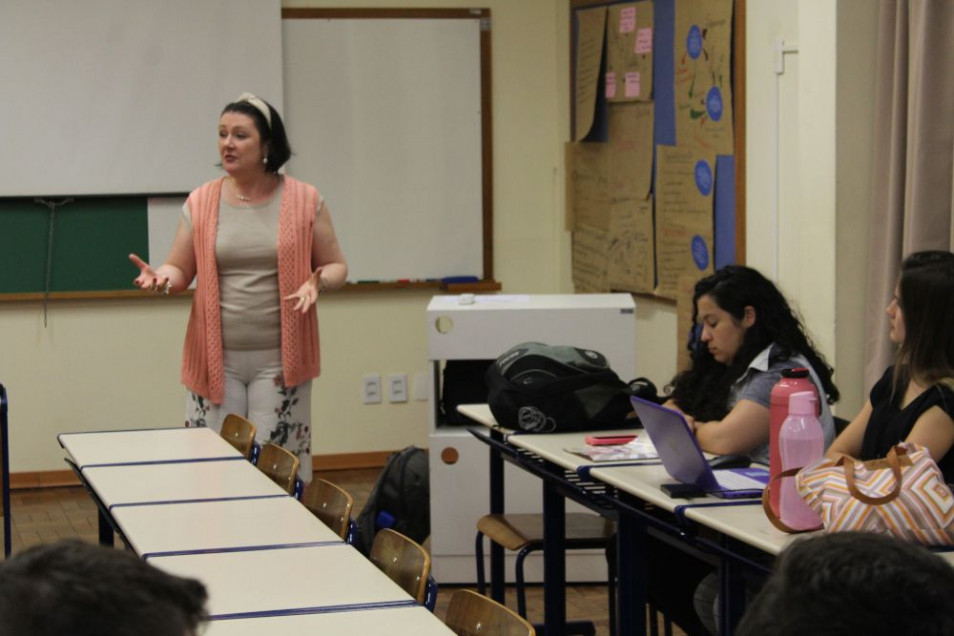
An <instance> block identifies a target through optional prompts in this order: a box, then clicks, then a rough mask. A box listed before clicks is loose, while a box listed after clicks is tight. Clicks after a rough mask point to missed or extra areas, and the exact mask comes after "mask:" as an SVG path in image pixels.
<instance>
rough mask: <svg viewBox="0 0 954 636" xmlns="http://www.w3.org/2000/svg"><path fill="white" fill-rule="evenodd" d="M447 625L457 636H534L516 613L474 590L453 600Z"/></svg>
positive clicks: (464, 592) (447, 617)
mask: <svg viewBox="0 0 954 636" xmlns="http://www.w3.org/2000/svg"><path fill="white" fill-rule="evenodd" d="M444 624H446V625H447V626H448V627H450V629H451V631H453V632H454V633H455V634H457V636H490V635H491V634H493V636H534V635H535V634H536V632H535V631H534V629H533V625H531V624H530V623H529V622H527V621H526V619H524V618H521V617H520V616H519V615H518V614H517V613H516V612H514V611H513V610H511V609H510V608H508V607H506V606H505V605H501V604H500V603H498V602H496V601H494V600H493V599H490V598H487V597H486V596H483V595H482V594H478V593H476V592H474V591H472V590H458V591H456V592H454V595H453V596H452V597H451V600H450V605H449V606H448V607H447V614H446V616H445V617H444Z"/></svg>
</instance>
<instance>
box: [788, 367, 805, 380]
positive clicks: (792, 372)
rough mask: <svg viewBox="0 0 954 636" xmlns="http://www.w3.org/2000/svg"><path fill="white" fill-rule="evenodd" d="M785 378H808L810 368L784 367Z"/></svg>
mask: <svg viewBox="0 0 954 636" xmlns="http://www.w3.org/2000/svg"><path fill="white" fill-rule="evenodd" d="M782 377H783V378H807V377H808V369H806V368H805V367H795V368H794V369H782Z"/></svg>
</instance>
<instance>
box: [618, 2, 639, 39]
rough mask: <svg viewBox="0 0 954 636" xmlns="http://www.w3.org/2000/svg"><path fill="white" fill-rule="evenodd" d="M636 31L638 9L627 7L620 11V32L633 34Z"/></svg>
mask: <svg viewBox="0 0 954 636" xmlns="http://www.w3.org/2000/svg"><path fill="white" fill-rule="evenodd" d="M635 30H636V7H626V8H625V9H620V11H619V32H620V33H632V32H633V31H635Z"/></svg>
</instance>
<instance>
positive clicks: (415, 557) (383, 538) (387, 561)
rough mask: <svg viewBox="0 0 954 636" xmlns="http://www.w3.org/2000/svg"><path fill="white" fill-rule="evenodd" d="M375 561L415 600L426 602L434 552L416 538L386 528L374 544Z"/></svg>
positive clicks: (376, 537) (372, 547)
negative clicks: (421, 544) (425, 547)
mask: <svg viewBox="0 0 954 636" xmlns="http://www.w3.org/2000/svg"><path fill="white" fill-rule="evenodd" d="M371 562H372V563H374V564H375V565H376V566H378V569H380V570H381V571H382V572H384V573H385V574H387V575H388V578H390V579H391V580H392V581H394V582H395V583H397V584H398V585H400V586H401V588H402V589H403V590H404V591H405V592H407V593H408V594H410V595H411V596H412V597H414V600H415V601H417V602H418V603H421V604H424V601H425V597H426V593H427V579H428V576H429V575H430V573H431V555H429V554H428V553H427V551H426V550H425V549H424V548H422V547H421V546H420V545H419V544H418V543H417V542H416V541H413V540H412V539H409V538H407V537H405V536H404V535H403V534H401V533H400V532H397V531H395V530H392V529H390V528H382V529H381V530H378V533H377V534H376V535H375V536H374V543H373V544H372V545H371Z"/></svg>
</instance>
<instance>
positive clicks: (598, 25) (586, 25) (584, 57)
mask: <svg viewBox="0 0 954 636" xmlns="http://www.w3.org/2000/svg"><path fill="white" fill-rule="evenodd" d="M576 16H577V20H578V24H579V28H580V30H579V37H578V38H577V47H576V118H575V128H574V132H575V135H574V137H573V139H574V140H575V141H579V140H580V139H583V138H584V137H586V135H587V134H589V132H590V128H592V127H593V112H594V110H595V109H596V89H597V86H598V84H599V80H600V62H601V61H602V59H603V36H604V31H605V28H606V7H598V8H596V9H587V10H586V11H577V12H576Z"/></svg>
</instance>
